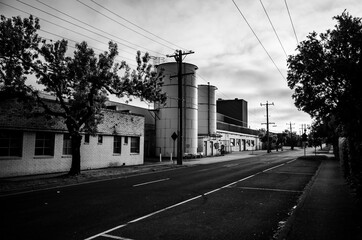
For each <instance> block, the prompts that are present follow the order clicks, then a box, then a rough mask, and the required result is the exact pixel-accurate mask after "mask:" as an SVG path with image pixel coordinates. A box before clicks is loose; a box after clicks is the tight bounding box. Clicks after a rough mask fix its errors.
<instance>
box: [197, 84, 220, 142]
mask: <svg viewBox="0 0 362 240" xmlns="http://www.w3.org/2000/svg"><path fill="white" fill-rule="evenodd" d="M216 90H217V88H216V87H215V86H211V85H209V84H208V85H199V86H198V102H199V106H198V107H199V111H198V121H199V122H198V133H199V135H202V136H210V135H211V134H216V93H215V92H216Z"/></svg>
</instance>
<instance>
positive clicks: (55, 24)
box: [0, 2, 137, 61]
mask: <svg viewBox="0 0 362 240" xmlns="http://www.w3.org/2000/svg"><path fill="white" fill-rule="evenodd" d="M0 3H1V4H3V5H5V6H7V7H10V8H13V9H15V10H17V11H19V12H22V13H25V14H28V15H33V16H35V17H37V18H38V19H40V20H42V21H44V22H47V23H50V24H52V25H54V26H57V27H60V28H63V29H65V30H67V31H70V32H73V33H75V34H78V35H80V36H83V37H86V38H88V39H91V40H93V41H96V42H99V43H101V44H103V45H106V44H105V43H104V42H102V41H100V40H98V39H95V38H92V37H90V36H88V35H85V34H82V33H80V32H77V31H74V30H71V29H69V28H66V27H64V26H61V25H59V24H57V23H54V22H51V21H49V20H46V19H44V18H41V17H38V16H36V15H34V14H31V13H29V12H26V11H24V10H21V9H19V8H16V7H14V6H11V5H8V4H6V3H2V2H0ZM40 31H43V32H46V33H48V34H51V35H54V36H57V37H60V38H64V39H67V40H70V41H72V42H77V41H75V40H72V39H69V38H66V37H64V36H60V35H57V34H55V33H52V32H49V31H46V30H43V29H40ZM116 43H118V44H120V45H124V44H123V43H120V42H116ZM128 47H129V46H128ZM93 48H95V47H93ZM134 50H137V49H136V48H134ZM122 51H123V52H126V53H128V54H131V55H133V54H134V53H131V52H128V51H126V50H125V49H122ZM118 56H121V55H118ZM122 57H123V58H125V59H129V60H132V61H134V60H135V59H130V58H127V57H124V56H122Z"/></svg>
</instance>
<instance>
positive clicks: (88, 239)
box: [84, 163, 285, 240]
mask: <svg viewBox="0 0 362 240" xmlns="http://www.w3.org/2000/svg"><path fill="white" fill-rule="evenodd" d="M284 164H285V163H283V164H280V165H278V166H275V167H272V168H269V169H266V170H264V171H261V172H258V173H255V174H253V175H250V176H248V177H245V178H242V179H239V180H237V181H235V182H232V183H229V184H227V185H225V186H222V187H219V188H216V189H214V190H211V191H209V192H207V193H204V194H201V195H198V196H196V197H193V198H190V199H187V200H185V201H182V202H179V203H176V204H174V205H171V206H168V207H166V208H163V209H160V210H158V211H155V212H152V213H150V214H147V215H145V216H143V217H139V218H136V219H134V220H132V221H129V222H127V223H125V224H122V225H119V226H116V227H114V228H111V229H109V230H106V231H104V232H101V233H99V234H96V235H94V236H91V237H89V238H86V239H84V240H91V239H94V238H97V237H99V236H102V235H104V234H107V233H109V232H112V231H114V230H117V229H120V228H123V227H126V226H127V225H129V224H131V223H135V222H139V221H141V220H143V219H146V218H149V217H152V216H154V215H156V214H159V213H162V212H164V211H167V210H169V209H172V208H175V207H178V206H180V205H183V204H185V203H188V202H191V201H193V200H196V199H198V198H201V197H203V196H205V195H209V194H212V193H214V192H217V191H220V190H221V189H224V188H228V187H230V186H232V185H235V184H237V183H239V182H242V181H245V180H247V179H249V178H252V177H255V176H256V175H258V174H260V173H262V172H265V171H269V170H271V169H274V168H277V167H280V166H283V165H284Z"/></svg>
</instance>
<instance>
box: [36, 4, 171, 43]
mask: <svg viewBox="0 0 362 240" xmlns="http://www.w3.org/2000/svg"><path fill="white" fill-rule="evenodd" d="M37 1H38V0H37ZM76 1H77V2H79V3H81V4H83V5H84V6H86V7H88V8H90V9H92V10H93V11H95V12H97V13H99V14H101V15H102V16H104V17H106V18H108V19H110V20H112V21H113V22H115V23H118V24H119V25H121V26H123V27H124V28H127V29H128V30H130V31H132V32H134V33H137V34H139V35H141V36H143V37H145V38H147V39H149V40H151V41H153V42H155V43H158V44H160V45H162V46H164V47H167V48H169V49H171V50H175V49H174V48H171V47H169V46H167V45H166V44H163V43H161V42H159V41H156V40H154V39H152V38H150V37H148V36H146V35H144V34H142V33H140V32H137V31H136V30H134V29H132V28H130V27H128V26H126V25H124V24H122V23H120V22H118V21H117V20H114V19H113V18H110V17H108V16H107V15H105V14H103V13H102V12H100V11H98V10H97V9H94V8H92V7H91V6H89V5H88V4H85V3H83V2H81V1H80V0H76Z"/></svg>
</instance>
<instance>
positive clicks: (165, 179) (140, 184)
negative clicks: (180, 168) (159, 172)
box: [132, 178, 170, 187]
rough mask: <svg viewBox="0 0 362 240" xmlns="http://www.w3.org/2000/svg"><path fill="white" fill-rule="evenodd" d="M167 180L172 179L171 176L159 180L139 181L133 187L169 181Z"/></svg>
mask: <svg viewBox="0 0 362 240" xmlns="http://www.w3.org/2000/svg"><path fill="white" fill-rule="evenodd" d="M167 180H170V179H169V178H163V179H159V180H155V181H150V182H144V183H139V184H135V185H133V186H132V187H139V186H143V185H148V184H152V183H157V182H163V181H167Z"/></svg>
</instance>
